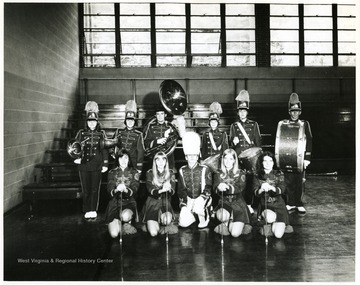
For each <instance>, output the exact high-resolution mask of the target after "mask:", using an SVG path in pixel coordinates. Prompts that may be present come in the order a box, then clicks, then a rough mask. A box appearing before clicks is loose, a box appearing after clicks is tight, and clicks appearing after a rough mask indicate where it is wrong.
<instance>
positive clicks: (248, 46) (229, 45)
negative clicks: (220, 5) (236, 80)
mask: <svg viewBox="0 0 360 285" xmlns="http://www.w3.org/2000/svg"><path fill="white" fill-rule="evenodd" d="M226 54H227V66H255V65H256V63H255V7H254V4H226Z"/></svg>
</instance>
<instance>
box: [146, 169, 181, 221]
mask: <svg viewBox="0 0 360 285" xmlns="http://www.w3.org/2000/svg"><path fill="white" fill-rule="evenodd" d="M160 180H161V178H160ZM153 181H154V173H153V170H152V169H149V170H148V171H147V172H146V189H147V191H148V193H149V196H148V197H147V199H146V202H145V205H144V208H143V211H142V216H143V218H142V221H143V222H146V221H149V220H153V221H158V220H159V213H165V212H170V213H171V214H172V217H173V220H174V217H175V214H174V210H173V208H172V206H171V197H172V196H173V195H174V194H175V185H176V180H175V175H174V172H173V171H172V170H170V181H169V182H170V185H171V190H170V192H169V191H168V192H163V193H160V194H159V190H161V189H162V187H163V184H164V182H165V181H164V180H162V184H161V185H159V186H158V185H155V184H154V182H153Z"/></svg>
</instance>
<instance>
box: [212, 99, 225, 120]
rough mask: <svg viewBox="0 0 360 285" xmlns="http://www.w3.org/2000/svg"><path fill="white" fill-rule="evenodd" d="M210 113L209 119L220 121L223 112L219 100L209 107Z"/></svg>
mask: <svg viewBox="0 0 360 285" xmlns="http://www.w3.org/2000/svg"><path fill="white" fill-rule="evenodd" d="M209 111H210V115H209V121H210V120H217V121H219V118H220V115H221V114H222V112H223V111H222V108H221V105H220V103H219V102H212V103H211V105H210V107H209Z"/></svg>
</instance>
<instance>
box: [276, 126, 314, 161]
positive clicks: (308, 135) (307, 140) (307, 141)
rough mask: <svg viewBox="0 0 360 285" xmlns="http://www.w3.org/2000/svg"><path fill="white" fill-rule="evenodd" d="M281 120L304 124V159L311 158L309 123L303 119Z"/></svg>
mask: <svg viewBox="0 0 360 285" xmlns="http://www.w3.org/2000/svg"><path fill="white" fill-rule="evenodd" d="M282 122H285V123H290V124H291V123H294V124H295V123H296V124H297V123H299V122H300V123H302V124H304V131H305V137H306V147H305V155H304V159H305V160H309V161H310V160H311V152H312V133H311V128H310V123H309V122H308V121H305V120H296V121H293V120H287V119H285V120H283V121H282Z"/></svg>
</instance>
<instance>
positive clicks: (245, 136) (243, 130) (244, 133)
mask: <svg viewBox="0 0 360 285" xmlns="http://www.w3.org/2000/svg"><path fill="white" fill-rule="evenodd" d="M236 123H237V125H238V127H239V129H240V131H241V132H242V134H243V136H244V138H245V139H246V141H247V142H248V144H251V141H250V138H249V136H248V134H247V133H246V131H245V129H244V127H243V126H242V124H240V123H239V122H236Z"/></svg>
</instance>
